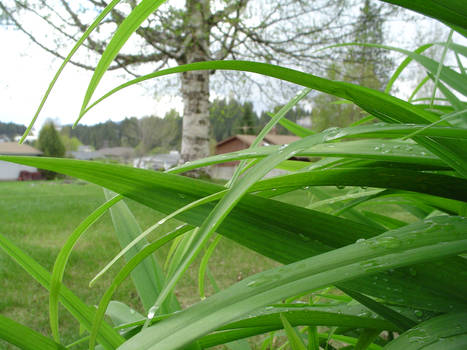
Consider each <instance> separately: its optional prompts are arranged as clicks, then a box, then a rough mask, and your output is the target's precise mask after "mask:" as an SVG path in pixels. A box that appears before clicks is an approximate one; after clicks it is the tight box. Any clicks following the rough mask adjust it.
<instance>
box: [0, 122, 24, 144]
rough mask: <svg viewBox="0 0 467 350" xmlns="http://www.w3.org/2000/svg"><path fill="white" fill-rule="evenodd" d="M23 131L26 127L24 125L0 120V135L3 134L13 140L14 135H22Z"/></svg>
mask: <svg viewBox="0 0 467 350" xmlns="http://www.w3.org/2000/svg"><path fill="white" fill-rule="evenodd" d="M25 131H26V127H25V126H24V125H20V124H15V123H2V122H0V136H3V135H5V136H7V137H8V138H9V139H10V140H13V138H14V137H15V136H16V135H23V133H24V132H25Z"/></svg>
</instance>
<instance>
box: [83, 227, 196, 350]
mask: <svg viewBox="0 0 467 350" xmlns="http://www.w3.org/2000/svg"><path fill="white" fill-rule="evenodd" d="M189 230H191V227H189V226H187V225H184V226H182V227H179V228H177V229H175V230H174V231H172V232H169V233H167V234H166V235H164V236H163V237H161V238H159V239H158V240H156V241H155V242H152V243H150V244H148V245H146V246H145V247H144V248H143V249H142V250H141V251H139V252H138V254H136V255H135V256H133V257H132V258H131V259H130V261H129V262H128V263H127V264H126V265H125V266H124V267H123V269H122V270H120V272H119V274H118V275H117V276H116V277H115V280H114V281H113V282H112V284H111V285H110V287H109V288H108V289H107V291H106V292H105V293H104V295H103V296H102V298H101V301H100V303H99V306H98V308H97V311H96V314H95V316H94V319H93V324H92V327H91V330H90V333H91V334H90V337H89V349H91V350H92V349H94V347H95V342H96V339H98V335H99V329H100V327H101V324H102V322H103V319H104V315H105V311H106V310H107V306H108V305H109V303H110V298H111V297H112V295H113V293H114V291H115V289H116V287H117V286H118V285H119V284H120V283H121V282H122V281H123V280H124V279H125V278H126V277H127V276H128V275H129V274H130V273H131V272H132V271H133V270H134V269H135V268H136V267H137V266H138V265H139V264H140V263H141V262H142V261H144V260H145V259H146V258H147V257H148V256H150V255H151V254H152V253H153V252H154V251H155V250H156V249H158V248H160V247H161V246H163V245H164V244H166V243H168V242H170V241H171V240H172V239H174V238H175V237H177V236H179V235H181V234H183V233H185V232H187V231H189Z"/></svg>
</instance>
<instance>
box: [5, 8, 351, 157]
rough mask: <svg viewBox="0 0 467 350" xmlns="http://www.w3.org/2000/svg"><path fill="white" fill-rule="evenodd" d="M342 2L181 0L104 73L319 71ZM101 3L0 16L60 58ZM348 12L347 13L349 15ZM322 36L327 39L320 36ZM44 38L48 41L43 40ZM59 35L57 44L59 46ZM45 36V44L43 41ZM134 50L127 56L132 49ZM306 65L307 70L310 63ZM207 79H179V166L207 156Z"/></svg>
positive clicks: (110, 25) (335, 37)
mask: <svg viewBox="0 0 467 350" xmlns="http://www.w3.org/2000/svg"><path fill="white" fill-rule="evenodd" d="M348 2H349V1H348V0H317V1H301V0H286V1H277V2H276V1H267V0H261V1H249V0H226V1H213V0H186V1H185V5H184V7H183V8H175V7H174V6H172V5H171V4H170V2H169V3H168V4H167V5H165V6H163V7H162V8H161V9H160V10H158V11H157V12H156V13H154V14H153V15H152V16H150V17H149V18H148V19H147V21H145V22H144V24H143V25H142V26H141V28H139V29H138V31H137V36H135V38H133V39H134V40H133V41H132V42H131V43H129V44H128V45H126V46H125V47H126V48H130V50H123V51H121V52H120V54H119V55H118V56H117V57H116V59H115V62H114V64H113V65H112V66H111V67H110V69H120V68H121V69H124V70H126V71H127V72H130V73H132V74H137V73H136V69H137V68H136V66H138V65H140V64H148V65H149V66H150V70H154V69H158V68H160V67H163V66H166V65H172V64H174V63H175V62H176V63H177V64H186V63H192V62H197V61H207V60H222V59H226V58H233V59H240V58H245V59H250V58H254V59H255V60H264V61H266V62H271V63H279V62H280V64H282V65H289V66H296V67H313V70H314V71H315V72H316V69H318V68H319V61H318V60H319V59H322V58H325V56H323V55H324V54H321V55H317V54H312V53H311V52H312V51H314V50H315V49H316V48H317V46H318V45H326V44H329V43H336V42H338V41H339V40H341V39H343V38H345V37H346V36H345V33H344V31H343V30H342V28H343V27H345V26H347V27H348V24H349V20H348V16H346V17H343V18H344V19H342V20H339V19H341V14H342V13H343V12H344V11H347V12H348V10H347V9H346V6H345V5H346V4H347V3H348ZM106 5H107V2H106V1H102V0H80V1H73V2H70V1H65V0H57V1H56V2H54V3H53V4H51V2H50V1H45V0H27V1H26V0H2V1H0V10H1V11H2V12H3V15H4V16H7V17H8V21H9V23H11V24H12V25H14V26H16V27H17V28H18V29H19V30H21V31H23V32H25V33H26V34H27V35H28V36H29V37H30V38H31V40H33V41H34V42H35V43H37V44H38V45H40V46H41V47H42V48H44V49H46V50H47V51H49V52H50V53H52V54H54V55H56V56H58V57H62V58H63V56H64V55H65V50H64V49H63V45H62V44H61V43H62V42H63V40H66V41H68V42H69V41H74V40H77V37H79V35H80V33H82V32H83V31H84V30H85V29H86V28H87V26H88V25H89V23H90V21H91V20H92V17H93V16H90V14H95V13H96V12H98V11H101V10H102V9H103V8H104V6H106ZM135 6H137V1H135V0H130V1H124V2H123V1H122V3H121V4H119V6H118V7H116V8H115V9H114V10H113V11H112V12H111V14H110V15H109V16H108V18H106V20H105V21H104V23H103V25H102V27H101V30H99V31H97V32H96V33H94V35H92V36H91V37H90V38H89V39H88V40H87V42H86V47H87V48H88V49H89V53H92V52H95V53H98V54H100V53H102V52H103V50H104V48H105V46H106V42H107V41H108V34H110V33H111V32H112V31H114V30H115V28H116V26H118V25H119V24H120V23H121V22H122V21H123V20H124V18H125V16H126V15H127V14H128V13H129V11H130V10H131V9H133V8H134V7H135ZM350 13H351V12H350ZM28 16H33V17H38V18H40V19H41V20H43V22H44V23H45V24H46V25H47V26H48V28H50V29H52V30H53V32H54V33H55V35H50V33H49V32H47V33H44V35H42V36H41V35H40V34H39V33H40V31H38V30H37V26H36V25H34V27H28V21H27V20H26V19H27V18H30V17H28ZM324 33H326V36H325V34H324ZM46 36H47V37H46ZM57 37H58V38H60V39H61V40H57ZM48 38H49V39H50V40H48ZM132 49H133V50H132ZM89 62H93V61H92V59H90V58H89V57H87V56H86V55H84V56H82V57H76V58H75V60H74V61H73V63H74V64H76V65H77V66H80V67H82V68H86V69H93V68H94V65H93V64H92V63H89ZM311 63H312V64H311ZM210 73H213V72H206V71H196V72H186V73H183V74H182V75H181V79H180V82H181V95H182V96H183V100H184V111H183V140H182V145H181V151H182V157H183V159H184V160H191V159H195V158H199V157H203V156H206V155H207V154H208V151H209V142H208V141H209V90H210V89H209V86H210Z"/></svg>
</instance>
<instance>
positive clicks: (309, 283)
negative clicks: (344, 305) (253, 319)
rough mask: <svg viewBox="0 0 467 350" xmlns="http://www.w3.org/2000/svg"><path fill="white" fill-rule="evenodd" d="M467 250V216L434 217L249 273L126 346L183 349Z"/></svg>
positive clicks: (125, 348) (126, 348)
mask: <svg viewBox="0 0 467 350" xmlns="http://www.w3.org/2000/svg"><path fill="white" fill-rule="evenodd" d="M446 224H448V226H446ZM466 250H467V222H466V220H465V219H463V218H455V217H449V218H446V217H438V218H436V219H435V218H433V219H431V220H430V221H427V222H421V223H416V224H413V225H409V226H406V227H404V228H401V229H398V230H393V231H389V232H387V233H385V234H383V235H381V236H378V237H375V238H373V239H371V240H367V241H365V242H361V243H355V244H353V245H350V246H347V247H344V248H340V249H336V250H334V251H332V252H329V253H325V254H322V255H320V256H317V257H312V258H308V259H305V260H302V261H299V262H297V263H293V264H290V265H287V266H283V267H279V268H275V269H272V270H269V271H267V272H263V273H260V274H257V275H255V276H252V277H249V278H247V279H245V280H243V281H241V282H239V283H237V284H235V285H234V286H232V287H230V288H228V289H226V290H224V291H222V292H220V293H217V294H215V295H214V296H212V297H210V298H208V299H206V300H205V301H202V302H200V303H198V304H196V305H194V306H193V307H191V308H190V309H188V310H185V311H182V312H181V313H179V314H177V315H174V316H173V317H171V318H169V319H166V320H164V321H162V322H160V323H159V324H158V325H157V327H151V328H148V329H146V330H143V331H142V332H140V333H139V334H138V335H136V336H135V337H133V338H132V339H130V340H129V341H127V342H125V343H124V344H123V345H122V346H121V347H120V350H130V349H138V350H148V349H158V350H164V349H173V348H179V347H182V346H183V345H184V344H186V343H188V342H190V341H192V340H193V339H197V338H198V337H200V336H202V335H204V334H206V333H208V332H209V331H211V330H214V329H216V328H217V327H219V326H220V325H222V324H225V323H227V322H229V321H231V320H233V319H235V318H237V317H241V316H242V315H245V314H247V313H248V312H251V311H252V310H255V309H258V308H260V307H262V306H265V305H268V304H271V303H273V302H275V301H278V300H281V299H283V298H286V297H289V296H292V295H296V294H297V293H301V292H305V291H308V290H310V289H311V288H318V287H320V286H326V285H329V284H333V283H338V282H342V281H345V280H348V279H352V278H356V277H358V276H362V275H369V274H374V273H376V272H380V271H384V270H388V269H393V268H395V267H400V266H406V265H410V264H413V263H421V262H424V261H427V260H429V259H437V258H441V257H444V256H449V255H457V254H459V253H461V252H463V251H466Z"/></svg>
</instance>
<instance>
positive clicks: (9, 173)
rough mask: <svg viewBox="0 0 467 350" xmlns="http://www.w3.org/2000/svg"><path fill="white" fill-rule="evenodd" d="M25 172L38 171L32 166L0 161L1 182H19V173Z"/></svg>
mask: <svg viewBox="0 0 467 350" xmlns="http://www.w3.org/2000/svg"><path fill="white" fill-rule="evenodd" d="M23 170H25V171H29V172H36V171H37V169H36V168H33V167H30V166H26V165H21V164H14V163H10V162H4V161H1V160H0V181H11V180H13V181H14V180H17V179H18V176H19V173H20V172H21V171H23Z"/></svg>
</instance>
